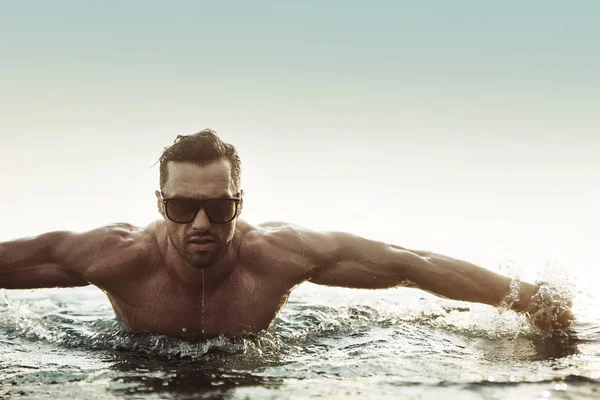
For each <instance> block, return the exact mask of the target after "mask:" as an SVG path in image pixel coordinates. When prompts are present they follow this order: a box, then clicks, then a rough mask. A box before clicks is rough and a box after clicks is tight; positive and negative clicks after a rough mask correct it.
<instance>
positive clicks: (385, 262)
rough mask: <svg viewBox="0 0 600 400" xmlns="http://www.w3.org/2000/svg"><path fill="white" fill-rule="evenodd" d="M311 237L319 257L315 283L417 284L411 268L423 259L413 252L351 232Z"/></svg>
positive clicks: (372, 286) (364, 286) (361, 285)
mask: <svg viewBox="0 0 600 400" xmlns="http://www.w3.org/2000/svg"><path fill="white" fill-rule="evenodd" d="M311 236H312V238H311ZM308 237H309V240H312V242H313V246H312V248H313V249H314V254H313V257H314V259H315V261H316V262H315V264H316V268H315V270H314V274H313V276H312V278H311V279H310V281H311V282H313V283H317V284H321V285H329V286H343V287H349V288H362V289H381V288H389V287H395V286H414V285H413V283H412V282H411V280H410V279H409V273H408V271H409V270H410V269H411V266H414V265H415V264H417V263H419V262H420V261H421V259H420V257H419V256H418V255H416V254H415V253H413V252H410V251H408V250H406V249H404V248H402V247H400V246H393V245H389V244H386V243H383V242H379V241H375V240H370V239H365V238H363V237H359V236H356V235H352V234H349V233H342V232H333V233H329V234H312V235H310V234H309V235H308Z"/></svg>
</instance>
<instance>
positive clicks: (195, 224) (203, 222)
mask: <svg viewBox="0 0 600 400" xmlns="http://www.w3.org/2000/svg"><path fill="white" fill-rule="evenodd" d="M192 228H193V229H194V230H195V231H200V232H206V231H207V230H208V229H209V228H210V220H209V219H208V215H206V211H204V207H202V208H201V209H200V210H199V211H198V213H197V214H196V218H194V220H193V221H192Z"/></svg>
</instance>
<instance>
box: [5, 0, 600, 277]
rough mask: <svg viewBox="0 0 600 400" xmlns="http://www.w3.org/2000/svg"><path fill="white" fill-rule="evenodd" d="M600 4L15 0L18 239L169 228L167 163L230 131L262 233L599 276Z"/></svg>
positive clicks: (8, 37) (8, 85)
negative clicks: (160, 206) (301, 230)
mask: <svg viewBox="0 0 600 400" xmlns="http://www.w3.org/2000/svg"><path fill="white" fill-rule="evenodd" d="M599 12H600V3H598V2H597V1H591V0H590V1H577V0H575V1H570V2H565V1H550V0H546V1H535V0H532V1H526V2H523V1H503V2H494V4H492V2H481V1H460V0H457V1H454V2H447V1H421V2H407V1H371V2H357V1H326V0H324V1H303V2H292V1H252V2H249V1H244V2H242V1H222V2H214V1H210V2H208V1H176V2H162V1H161V2H158V1H127V2H122V1H102V2H100V1H96V2H94V1H82V0H78V1H64V0H56V1H52V2H34V1H3V0H0V32H1V33H2V34H1V35H0V73H1V77H2V78H1V79H0V171H2V172H1V175H0V176H1V177H2V181H1V182H2V187H3V192H4V193H3V196H2V207H0V220H1V221H2V227H1V228H0V240H9V239H11V238H15V237H21V236H31V235H36V234H39V233H42V232H46V231H51V230H63V229H68V230H75V231H83V230H87V229H92V228H94V227H97V226H100V225H104V224H109V223H113V222H120V221H126V222H130V223H134V224H137V225H140V226H143V225H146V224H148V223H150V222H151V221H153V220H155V219H157V218H159V217H160V216H159V214H158V213H157V211H156V202H155V199H154V194H153V192H154V190H155V189H156V188H157V186H158V167H157V166H156V165H154V163H155V162H156V160H157V159H158V158H159V156H160V152H161V151H162V149H163V148H164V147H165V146H168V145H170V144H171V143H172V142H173V140H174V139H175V136H176V135H177V134H185V133H194V132H197V131H199V130H201V129H203V128H207V127H209V128H212V129H215V130H216V131H217V132H218V133H219V135H220V136H221V137H222V138H223V139H224V140H226V141H228V142H231V143H232V144H234V145H235V146H237V148H238V150H239V152H240V155H241V157H242V162H243V177H242V179H243V187H244V189H245V193H246V198H245V208H244V211H243V215H242V217H243V218H245V219H247V220H248V221H249V222H251V223H260V222H264V221H270V220H283V221H288V222H294V223H298V224H300V225H304V226H305V227H307V228H311V229H315V230H340V231H349V232H353V233H356V234H358V235H361V236H366V237H368V238H372V239H377V240H383V241H386V242H389V243H394V244H398V245H401V246H406V247H409V248H419V249H428V250H432V251H437V252H440V253H443V254H447V255H450V256H454V257H458V258H464V259H467V260H470V261H473V262H476V263H478V264H480V265H482V266H485V267H488V268H491V269H494V268H497V267H498V265H500V264H503V265H504V264H509V265H516V267H515V268H517V269H519V268H521V267H523V268H525V270H526V271H525V272H526V273H530V274H532V273H534V271H539V270H540V268H545V267H547V266H548V265H550V264H553V263H554V264H559V265H562V266H564V267H565V268H567V269H568V270H573V271H578V272H577V273H578V274H580V275H582V276H593V277H594V279H597V280H598V281H600V274H598V273H596V272H595V270H596V269H598V268H597V267H598V263H597V261H596V257H597V256H596V254H595V253H596V252H597V249H598V248H599V247H600V246H599V245H600V234H599V233H598V228H597V227H598V222H599V221H600V212H599V211H598V210H599V205H600V186H599V184H598V182H600V179H599V178H600V161H599V159H600V157H599V154H600V112H599V111H600V75H599V74H598V71H600V50H599V49H600V43H599V42H600V22H599V21H600V20H599V19H598V15H599ZM536 273H537V272H536Z"/></svg>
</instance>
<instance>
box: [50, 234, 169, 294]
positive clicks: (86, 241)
mask: <svg viewBox="0 0 600 400" xmlns="http://www.w3.org/2000/svg"><path fill="white" fill-rule="evenodd" d="M159 231H160V227H159V225H158V223H153V224H150V225H149V226H147V227H146V228H139V227H136V226H134V225H131V224H127V223H117V224H111V225H106V226H103V227H100V228H96V229H94V230H91V231H88V232H85V233H72V232H62V233H61V234H62V235H64V236H63V239H62V240H59V241H58V243H59V245H58V246H56V248H55V252H56V256H55V257H56V258H57V259H59V260H61V262H62V263H64V264H65V267H67V268H68V269H70V270H73V271H79V273H80V274H81V275H82V276H83V277H84V278H85V279H86V280H87V281H88V282H90V283H92V284H95V285H98V286H101V287H104V286H106V284H107V283H108V282H115V281H116V280H117V279H119V278H122V277H125V276H131V275H135V273H136V271H137V270H142V269H143V268H147V267H148V266H149V265H154V264H156V263H157V260H158V259H159V258H160V252H159V250H158V244H157V243H158V242H157V234H158V232H159Z"/></svg>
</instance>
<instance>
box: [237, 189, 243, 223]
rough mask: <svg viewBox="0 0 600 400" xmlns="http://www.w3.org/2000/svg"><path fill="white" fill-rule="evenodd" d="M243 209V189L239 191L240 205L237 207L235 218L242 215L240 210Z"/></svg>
mask: <svg viewBox="0 0 600 400" xmlns="http://www.w3.org/2000/svg"><path fill="white" fill-rule="evenodd" d="M243 209H244V189H241V190H240V204H239V206H238V213H237V216H238V217H239V216H240V214H241V213H242V210H243Z"/></svg>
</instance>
